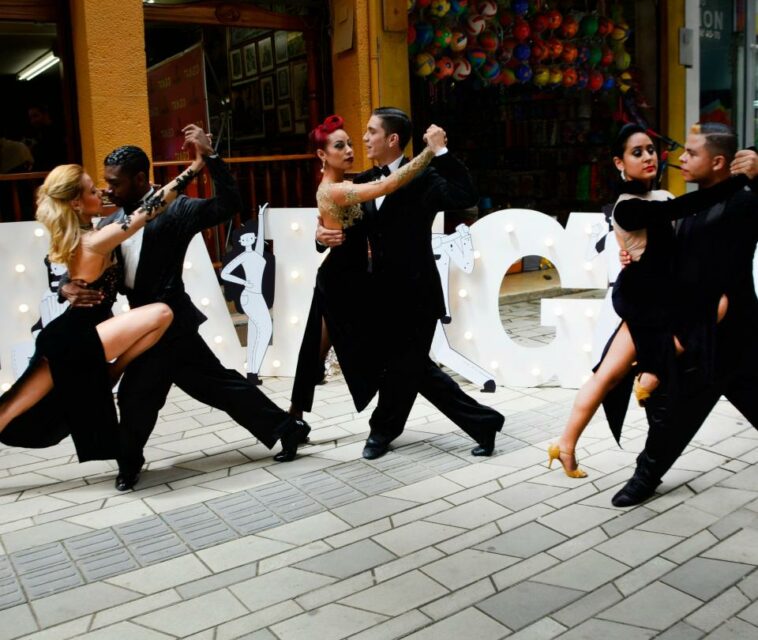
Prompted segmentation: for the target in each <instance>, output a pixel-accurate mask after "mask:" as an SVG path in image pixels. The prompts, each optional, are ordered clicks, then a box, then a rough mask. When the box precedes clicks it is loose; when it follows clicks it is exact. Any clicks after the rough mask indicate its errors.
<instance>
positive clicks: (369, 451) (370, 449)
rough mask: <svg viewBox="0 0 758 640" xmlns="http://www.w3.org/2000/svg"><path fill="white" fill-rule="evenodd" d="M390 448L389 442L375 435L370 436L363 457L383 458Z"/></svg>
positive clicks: (367, 458)
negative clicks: (380, 439) (378, 438)
mask: <svg viewBox="0 0 758 640" xmlns="http://www.w3.org/2000/svg"><path fill="white" fill-rule="evenodd" d="M388 449H389V444H388V443H386V442H381V441H379V440H377V439H376V438H374V437H373V436H369V437H368V439H367V440H366V446H365V447H363V457H364V458H365V459H366V460H376V459H377V458H381V457H382V456H383V455H384V454H385V453H387V450H388Z"/></svg>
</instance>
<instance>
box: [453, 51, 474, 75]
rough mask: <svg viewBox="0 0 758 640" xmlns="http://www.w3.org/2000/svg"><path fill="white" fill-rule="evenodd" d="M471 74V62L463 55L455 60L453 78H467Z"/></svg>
mask: <svg viewBox="0 0 758 640" xmlns="http://www.w3.org/2000/svg"><path fill="white" fill-rule="evenodd" d="M470 75H471V63H470V62H469V61H468V60H466V58H464V57H463V56H459V57H458V58H456V59H455V60H453V80H465V79H466V78H468V77H469V76H470Z"/></svg>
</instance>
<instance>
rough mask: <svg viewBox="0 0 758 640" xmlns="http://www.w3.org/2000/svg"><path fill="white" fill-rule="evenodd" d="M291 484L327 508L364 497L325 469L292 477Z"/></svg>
mask: <svg viewBox="0 0 758 640" xmlns="http://www.w3.org/2000/svg"><path fill="white" fill-rule="evenodd" d="M292 484H294V485H295V486H296V487H298V488H299V489H300V490H301V491H304V492H305V493H307V494H308V495H309V496H310V497H311V498H313V499H314V500H317V501H318V502H320V503H321V504H323V505H324V506H325V507H326V508H327V509H334V508H335V507H339V506H341V505H343V504H347V503H352V502H356V501H358V500H360V499H361V498H363V497H364V494H362V493H361V492H360V491H358V490H357V489H354V488H353V487H351V486H350V485H349V484H347V483H345V482H343V481H342V480H340V479H339V478H335V477H334V476H332V475H330V474H328V473H326V472H325V471H314V472H313V473H306V474H305V475H302V476H298V477H296V478H293V479H292Z"/></svg>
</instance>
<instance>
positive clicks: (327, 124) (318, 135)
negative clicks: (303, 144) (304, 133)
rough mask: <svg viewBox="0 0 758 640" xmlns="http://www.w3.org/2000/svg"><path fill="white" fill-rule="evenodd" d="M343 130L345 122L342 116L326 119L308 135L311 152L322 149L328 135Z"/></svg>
mask: <svg viewBox="0 0 758 640" xmlns="http://www.w3.org/2000/svg"><path fill="white" fill-rule="evenodd" d="M344 128H345V120H344V118H343V117H342V116H338V115H332V116H329V117H327V118H326V119H325V120H324V121H323V122H322V123H321V124H320V125H318V126H317V127H316V128H315V129H313V130H312V131H311V132H310V133H309V134H308V141H309V142H310V144H311V148H312V149H313V151H316V149H323V148H324V147H325V146H326V142H327V140H328V139H329V135H330V134H332V133H334V132H335V131H337V130H339V129H344Z"/></svg>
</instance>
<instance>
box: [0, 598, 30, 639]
mask: <svg viewBox="0 0 758 640" xmlns="http://www.w3.org/2000/svg"><path fill="white" fill-rule="evenodd" d="M38 628H39V627H38V626H37V623H36V621H35V620H34V615H33V614H32V611H31V608H30V607H29V605H28V604H22V605H18V606H16V607H13V608H11V609H5V610H4V611H0V640H10V639H11V638H18V637H19V636H22V635H24V634H25V633H33V632H34V631H37V629H38Z"/></svg>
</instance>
